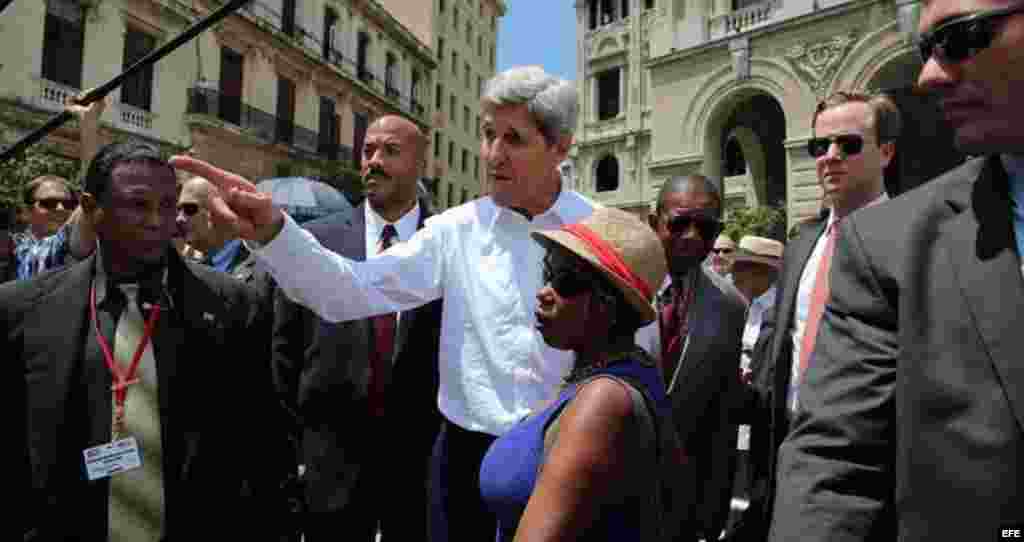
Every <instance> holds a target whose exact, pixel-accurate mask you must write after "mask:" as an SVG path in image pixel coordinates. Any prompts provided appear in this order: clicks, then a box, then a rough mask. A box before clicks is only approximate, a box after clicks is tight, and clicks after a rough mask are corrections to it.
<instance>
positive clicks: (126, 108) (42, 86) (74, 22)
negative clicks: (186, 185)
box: [0, 0, 437, 179]
mask: <svg viewBox="0 0 1024 542" xmlns="http://www.w3.org/2000/svg"><path fill="white" fill-rule="evenodd" d="M220 5H222V4H221V3H220V2H219V0H93V1H89V2H84V1H80V0H29V1H24V2H15V3H13V4H12V5H11V6H10V7H8V9H7V10H5V12H4V13H3V16H2V17H0V144H3V143H10V142H12V141H14V140H15V139H17V138H18V137H20V136H21V135H23V134H24V133H27V132H28V131H29V130H30V129H31V128H33V127H34V125H36V124H38V123H41V121H42V120H44V119H45V118H47V117H48V116H50V115H52V114H54V113H55V112H59V111H60V110H61V109H62V104H63V102H64V100H65V98H66V97H68V96H72V95H74V94H76V93H78V92H79V89H83V88H90V87H95V86H98V85H99V84H101V83H103V82H105V81H107V80H109V79H110V78H112V77H113V76H115V75H116V74H118V73H119V72H121V71H122V70H123V69H125V68H126V67H127V66H130V65H131V64H132V63H134V61H136V60H138V59H139V58H142V57H143V56H144V55H145V54H147V53H148V52H149V51H152V50H153V49H155V48H156V47H158V46H159V45H161V44H163V43H165V42H167V41H169V40H171V39H173V38H174V37H175V36H176V35H178V34H179V33H180V32H181V31H182V30H184V29H185V28H186V27H187V26H188V25H190V24H192V23H193V22H194V21H196V20H198V19H199V18H201V17H203V16H205V15H207V14H209V13H210V12H212V11H213V10H215V9H217V8H218V7H220ZM436 65H437V63H436V61H435V60H434V55H433V53H432V52H431V50H430V49H429V47H428V45H427V44H426V43H423V42H421V41H419V39H417V38H416V36H415V35H414V34H412V33H411V32H410V31H409V30H408V29H406V28H405V27H404V26H403V25H402V24H401V23H399V22H398V21H397V20H396V19H395V18H394V17H393V16H392V15H391V14H390V13H388V11H387V10H386V9H384V7H383V6H382V5H381V4H380V3H378V2H377V1H376V0H360V1H352V0H253V1H252V2H250V3H248V4H246V6H245V7H243V8H242V9H240V10H239V11H238V12H236V13H235V14H234V15H231V16H229V17H228V18H227V19H225V20H224V21H223V22H222V23H220V24H218V25H216V26H215V27H214V28H213V29H211V30H210V31H207V32H205V33H204V34H202V35H200V36H199V37H198V38H196V39H195V40H193V41H192V42H189V43H188V44H186V45H185V46H183V47H181V48H180V49H178V50H177V51H175V52H174V53H172V54H171V55H169V56H167V57H166V58H164V59H163V60H161V61H160V62H158V63H157V64H155V65H154V66H153V67H152V68H151V69H150V70H148V71H146V72H145V73H143V74H141V75H140V76H138V77H136V78H134V79H132V80H129V81H128V82H126V83H125V84H124V85H123V86H122V87H121V88H120V89H119V90H117V91H115V92H114V93H113V94H112V97H113V105H112V106H111V107H110V108H108V110H107V112H106V113H105V114H104V117H103V134H102V135H101V137H102V138H103V139H106V140H110V139H112V138H115V137H133V138H141V139H145V140H149V141H152V142H155V143H158V144H160V145H162V146H164V147H166V148H168V149H178V150H180V149H184V148H192V149H194V151H195V152H196V154H197V155H198V156H199V157H201V158H204V159H207V160H210V161H211V162H213V163H214V164H216V165H218V166H220V167H224V168H227V169H229V170H232V171H237V172H239V173H241V174H243V175H246V176H248V177H250V178H253V179H261V178H266V177H272V176H277V175H280V174H288V173H299V172H301V171H296V169H297V168H289V167H283V166H286V165H289V164H290V165H296V166H298V167H301V165H302V164H309V163H311V162H314V161H315V162H319V163H324V160H329V161H331V162H333V163H341V164H345V165H348V166H353V167H358V165H359V161H360V149H361V145H362V140H363V137H364V136H365V132H366V128H367V126H368V124H369V122H371V121H372V120H373V118H375V117H377V116H380V115H382V114H386V113H392V112H394V113H401V114H404V115H407V116H409V117H410V118H412V119H414V120H415V121H416V122H418V123H419V124H420V125H421V126H422V127H423V128H424V129H425V130H426V129H427V128H428V125H429V122H430V117H431V115H432V112H433V110H432V108H431V104H432V103H433V95H432V89H433V77H434V70H435V67H436ZM76 138H77V134H76V133H75V131H74V130H73V129H71V127H70V125H69V127H68V128H64V129H62V130H59V131H58V132H56V133H54V134H53V135H52V136H51V137H50V141H51V142H53V143H57V144H59V145H61V146H62V147H63V152H64V153H65V154H67V155H70V156H74V155H76V154H77V152H78V150H77V141H76Z"/></svg>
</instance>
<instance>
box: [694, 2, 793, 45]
mask: <svg viewBox="0 0 1024 542" xmlns="http://www.w3.org/2000/svg"><path fill="white" fill-rule="evenodd" d="M778 10H779V2H778V1H777V0H769V1H766V2H761V3H759V4H754V5H753V6H747V7H745V8H743V9H738V10H736V11H732V12H729V13H726V14H724V15H719V16H717V17H713V18H711V19H710V20H709V21H708V37H709V38H710V39H712V40H715V39H719V38H723V37H726V36H731V35H735V34H741V33H743V32H746V31H748V30H750V29H752V28H755V27H758V26H761V25H763V24H765V23H769V22H771V20H772V19H773V18H774V16H775V14H776V12H778Z"/></svg>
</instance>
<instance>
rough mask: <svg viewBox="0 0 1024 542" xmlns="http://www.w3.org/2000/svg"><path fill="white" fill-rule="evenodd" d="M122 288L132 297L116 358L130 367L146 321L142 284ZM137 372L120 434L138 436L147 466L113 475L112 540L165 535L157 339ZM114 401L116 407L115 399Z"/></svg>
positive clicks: (135, 541)
mask: <svg viewBox="0 0 1024 542" xmlns="http://www.w3.org/2000/svg"><path fill="white" fill-rule="evenodd" d="M120 288H121V291H122V292H124V295H125V298H126V303H125V307H124V310H122V311H121V317H120V318H119V319H118V321H117V330H116V332H115V337H114V359H116V360H117V363H119V364H120V365H121V367H122V369H123V370H125V371H127V370H128V368H129V366H130V364H131V360H132V357H133V356H134V355H135V350H136V349H137V348H138V346H139V341H140V340H141V339H142V335H143V332H144V330H145V327H146V323H145V320H144V319H143V316H142V313H141V312H140V311H139V303H138V292H139V287H138V285H137V284H123V285H121V286H120ZM147 312H148V311H147ZM136 378H138V382H137V383H135V384H132V385H131V386H129V387H128V397H127V399H126V400H125V413H124V427H125V430H124V433H123V434H122V435H119V437H118V438H126V437H135V439H136V441H137V442H138V446H139V449H140V452H141V454H142V466H141V467H140V468H137V469H135V470H131V471H127V472H122V473H118V474H115V475H114V476H113V477H111V480H110V502H109V505H110V506H109V514H110V515H109V519H110V540H111V542H148V541H153V542H156V541H157V540H160V535H161V531H162V528H163V522H164V481H163V464H162V457H163V447H162V444H161V441H160V403H159V396H158V394H157V376H156V360H155V358H154V357H153V344H152V341H150V343H149V344H148V345H147V346H146V349H145V351H144V352H143V354H142V359H141V360H140V361H139V366H138V370H137V373H136ZM111 407H112V408H111V411H112V412H113V410H114V408H113V407H114V405H113V399H112V404H111Z"/></svg>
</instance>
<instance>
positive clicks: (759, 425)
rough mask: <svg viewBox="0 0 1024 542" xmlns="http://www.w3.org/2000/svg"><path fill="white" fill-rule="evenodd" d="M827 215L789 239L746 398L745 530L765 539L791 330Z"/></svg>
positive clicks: (782, 429) (781, 434)
mask: <svg viewBox="0 0 1024 542" xmlns="http://www.w3.org/2000/svg"><path fill="white" fill-rule="evenodd" d="M827 217H828V215H827V214H822V215H819V216H818V217H817V218H816V219H813V220H810V221H807V222H804V223H803V224H800V225H799V226H797V228H798V230H797V234H796V235H795V236H794V237H793V239H791V240H790V241H789V243H787V245H786V253H785V255H784V257H783V260H782V269H781V271H780V272H779V278H778V282H777V283H776V284H777V288H778V289H777V291H776V297H775V307H774V308H773V309H772V311H771V313H770V315H769V316H768V317H766V318H765V320H764V322H763V323H762V324H761V332H760V335H759V336H758V341H757V345H758V346H757V348H755V352H754V357H753V360H752V362H751V375H752V380H753V386H752V389H751V391H752V392H753V393H754V394H756V397H751V396H749V395H748V396H746V397H744V399H745V402H744V404H743V407H744V409H745V411H744V412H743V414H744V418H745V421H749V422H750V423H751V435H750V471H751V472H750V477H751V484H750V485H751V505H750V508H749V509H748V511H747V512H746V513H744V521H745V522H746V523H747V524H748V525H747V526H746V528H748V529H752V530H757V531H761V534H760V535H759V536H760V537H762V538H763V537H764V536H766V535H767V529H768V521H769V519H770V518H769V516H770V514H771V499H772V497H773V496H774V485H775V472H774V471H775V462H776V459H777V457H778V455H777V452H778V448H779V445H780V444H781V443H782V440H783V439H784V438H786V434H788V432H789V409H788V407H787V405H786V396H787V395H788V390H789V381H790V374H791V372H792V368H793V339H792V332H793V322H794V316H795V312H796V298H797V293H798V291H799V289H800V275H802V274H803V272H804V268H805V267H806V266H807V260H808V259H810V257H811V253H812V252H813V251H814V245H815V244H816V243H817V241H818V238H819V237H820V236H821V233H822V232H823V231H824V230H825V226H826V225H827ZM754 538H758V536H754Z"/></svg>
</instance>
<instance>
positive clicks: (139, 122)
mask: <svg viewBox="0 0 1024 542" xmlns="http://www.w3.org/2000/svg"><path fill="white" fill-rule="evenodd" d="M154 118H156V115H155V114H153V112H151V111H146V110H145V109H140V108H138V107H135V106H131V105H128V104H126V103H119V104H117V124H118V127H119V128H121V129H122V130H127V131H129V132H139V133H146V132H150V131H152V130H153V119H154Z"/></svg>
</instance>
